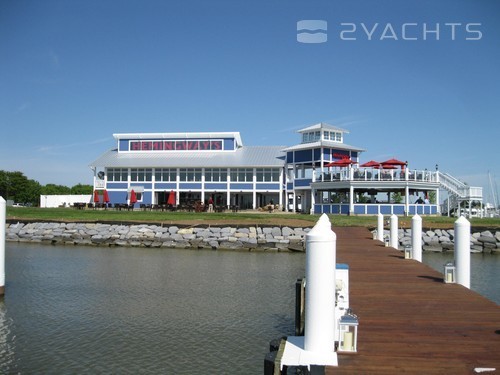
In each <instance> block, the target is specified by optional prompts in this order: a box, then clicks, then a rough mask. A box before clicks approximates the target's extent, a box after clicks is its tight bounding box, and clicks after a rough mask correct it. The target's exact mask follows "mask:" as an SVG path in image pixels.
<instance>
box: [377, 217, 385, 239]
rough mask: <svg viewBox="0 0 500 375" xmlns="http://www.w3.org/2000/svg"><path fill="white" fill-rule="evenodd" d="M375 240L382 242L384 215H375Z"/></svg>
mask: <svg viewBox="0 0 500 375" xmlns="http://www.w3.org/2000/svg"><path fill="white" fill-rule="evenodd" d="M377 240H379V241H384V215H382V214H381V213H380V212H379V213H378V215H377Z"/></svg>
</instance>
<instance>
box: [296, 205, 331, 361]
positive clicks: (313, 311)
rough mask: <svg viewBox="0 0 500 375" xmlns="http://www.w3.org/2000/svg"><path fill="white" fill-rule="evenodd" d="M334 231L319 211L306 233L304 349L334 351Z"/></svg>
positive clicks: (317, 351)
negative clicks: (313, 223)
mask: <svg viewBox="0 0 500 375" xmlns="http://www.w3.org/2000/svg"><path fill="white" fill-rule="evenodd" d="M336 246H337V235H336V234H335V233H334V232H333V231H332V229H331V223H330V220H329V219H328V216H327V215H326V214H323V215H322V216H321V217H320V219H319V220H318V222H317V223H316V225H315V226H314V228H313V229H311V231H310V232H309V233H308V234H307V235H306V301H305V327H304V330H305V331H304V349H305V350H307V351H311V352H315V353H318V354H320V353H334V352H335V334H334V330H335V262H336V252H337V248H336Z"/></svg>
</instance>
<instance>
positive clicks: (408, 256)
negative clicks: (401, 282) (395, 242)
mask: <svg viewBox="0 0 500 375" xmlns="http://www.w3.org/2000/svg"><path fill="white" fill-rule="evenodd" d="M412 258H413V249H412V247H411V246H410V245H405V259H412Z"/></svg>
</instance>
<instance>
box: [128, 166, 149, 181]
mask: <svg viewBox="0 0 500 375" xmlns="http://www.w3.org/2000/svg"><path fill="white" fill-rule="evenodd" d="M152 180H153V170H152V169H151V168H132V169H131V170H130V181H152Z"/></svg>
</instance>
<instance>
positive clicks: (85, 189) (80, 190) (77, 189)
mask: <svg viewBox="0 0 500 375" xmlns="http://www.w3.org/2000/svg"><path fill="white" fill-rule="evenodd" d="M93 189H94V187H93V186H92V185H83V184H77V185H75V186H73V187H72V188H71V194H75V195H76V194H92V193H93Z"/></svg>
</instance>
